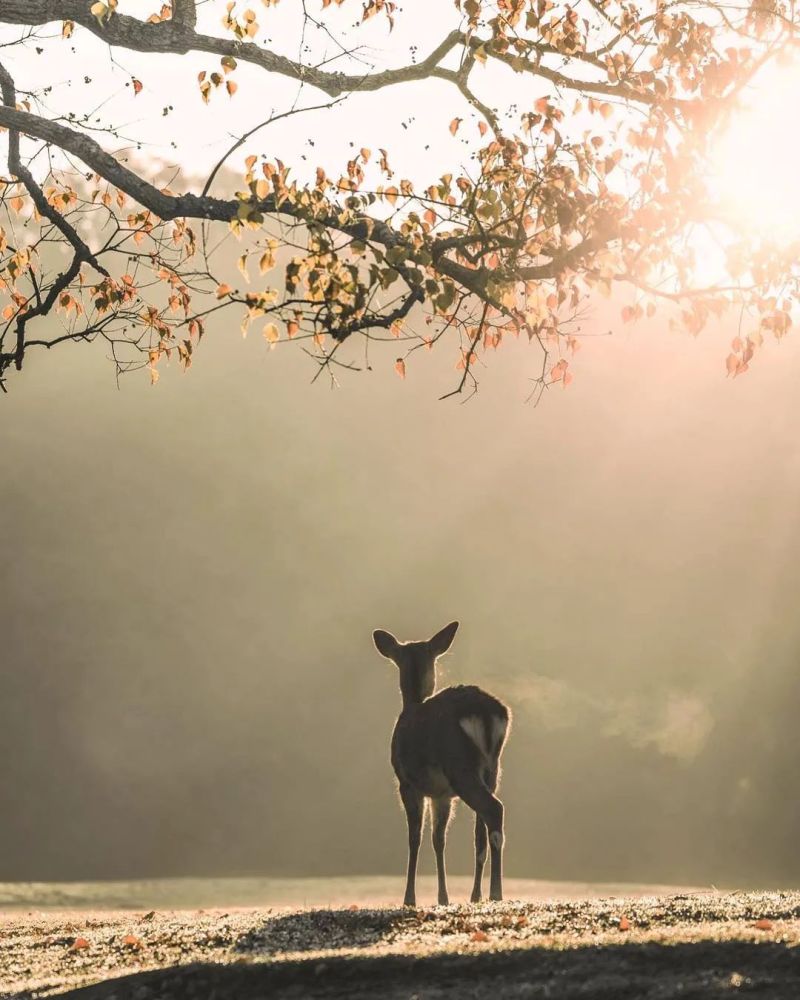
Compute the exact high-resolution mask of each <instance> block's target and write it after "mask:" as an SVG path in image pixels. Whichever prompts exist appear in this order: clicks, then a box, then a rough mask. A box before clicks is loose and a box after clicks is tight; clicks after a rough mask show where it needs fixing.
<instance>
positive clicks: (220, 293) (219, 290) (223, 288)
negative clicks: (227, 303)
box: [214, 283, 233, 299]
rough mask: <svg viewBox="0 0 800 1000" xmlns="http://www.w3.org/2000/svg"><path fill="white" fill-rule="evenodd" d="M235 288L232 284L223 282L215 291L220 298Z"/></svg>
mask: <svg viewBox="0 0 800 1000" xmlns="http://www.w3.org/2000/svg"><path fill="white" fill-rule="evenodd" d="M232 291H233V289H232V288H231V286H230V285H226V284H224V283H223V284H221V285H218V286H217V290H216V292H215V293H214V294H215V295H216V296H217V298H218V299H224V298H225V296H226V295H230V294H231V292H232Z"/></svg>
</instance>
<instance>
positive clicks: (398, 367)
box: [394, 358, 406, 378]
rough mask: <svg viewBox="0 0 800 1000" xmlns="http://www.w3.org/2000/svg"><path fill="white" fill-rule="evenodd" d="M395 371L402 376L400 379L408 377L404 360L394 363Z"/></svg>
mask: <svg viewBox="0 0 800 1000" xmlns="http://www.w3.org/2000/svg"><path fill="white" fill-rule="evenodd" d="M394 370H395V371H396V372H397V374H398V375H399V376H400V378H405V377H406V363H405V361H403V359H402V358H398V359H397V361H395V363H394Z"/></svg>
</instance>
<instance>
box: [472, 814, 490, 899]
mask: <svg viewBox="0 0 800 1000" xmlns="http://www.w3.org/2000/svg"><path fill="white" fill-rule="evenodd" d="M486 840H487V838H486V824H485V823H484V822H483V820H482V819H481V818H480V816H479V815H478V814H477V813H475V882H474V883H473V885H472V895H471V896H470V898H469V901H470V902H471V903H480V901H481V896H482V895H483V890H482V888H481V883H482V882H483V866H484V863H485V862H486Z"/></svg>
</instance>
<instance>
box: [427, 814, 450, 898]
mask: <svg viewBox="0 0 800 1000" xmlns="http://www.w3.org/2000/svg"><path fill="white" fill-rule="evenodd" d="M452 805H453V800H452V799H451V798H449V797H443V798H439V799H432V800H431V827H432V829H431V841H432V843H433V853H434V854H435V855H436V874H437V876H438V878H439V906H447V904H448V903H449V902H450V900H449V898H448V896H447V874H446V872H445V867H444V844H445V838H446V837H447V824H448V823H449V822H450V810H451V808H452Z"/></svg>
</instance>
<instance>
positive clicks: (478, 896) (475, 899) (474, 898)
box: [469, 892, 482, 903]
mask: <svg viewBox="0 0 800 1000" xmlns="http://www.w3.org/2000/svg"><path fill="white" fill-rule="evenodd" d="M481 899H482V896H481V894H480V893H479V892H473V894H472V895H471V896H470V897H469V901H470V903H480V901H481Z"/></svg>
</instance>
